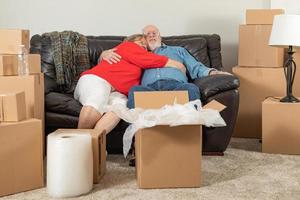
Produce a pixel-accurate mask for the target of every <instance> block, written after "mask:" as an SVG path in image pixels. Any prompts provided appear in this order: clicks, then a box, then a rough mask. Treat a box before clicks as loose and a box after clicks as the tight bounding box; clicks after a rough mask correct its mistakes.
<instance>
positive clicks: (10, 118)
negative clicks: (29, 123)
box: [0, 92, 26, 122]
mask: <svg viewBox="0 0 300 200" xmlns="http://www.w3.org/2000/svg"><path fill="white" fill-rule="evenodd" d="M0 99H1V100H0V107H1V108H0V112H1V113H0V115H1V117H0V121H6V122H16V121H21V120H24V119H26V109H25V105H26V104H25V93H24V92H13V93H2V92H0Z"/></svg>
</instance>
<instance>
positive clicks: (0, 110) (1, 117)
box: [0, 96, 4, 121]
mask: <svg viewBox="0 0 300 200" xmlns="http://www.w3.org/2000/svg"><path fill="white" fill-rule="evenodd" d="M3 120H4V108H3V98H2V96H0V121H3Z"/></svg>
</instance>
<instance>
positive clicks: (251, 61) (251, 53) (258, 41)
mask: <svg viewBox="0 0 300 200" xmlns="http://www.w3.org/2000/svg"><path fill="white" fill-rule="evenodd" d="M271 29H272V25H240V31H239V56H238V65H239V66H247V67H282V66H283V57H284V49H283V48H277V47H271V46H269V37H270V34H271Z"/></svg>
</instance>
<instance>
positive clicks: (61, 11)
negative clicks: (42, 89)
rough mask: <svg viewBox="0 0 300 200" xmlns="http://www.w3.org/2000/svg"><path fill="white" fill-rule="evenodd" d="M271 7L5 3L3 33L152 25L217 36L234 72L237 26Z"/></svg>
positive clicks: (155, 1) (56, 0)
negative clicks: (252, 12)
mask: <svg viewBox="0 0 300 200" xmlns="http://www.w3.org/2000/svg"><path fill="white" fill-rule="evenodd" d="M269 7H270V0H186V1H183V0H152V1H142V0H84V1H83V0H82V1H79V0H77V1H75V0H73V1H72V0H0V28H25V29H30V31H31V34H35V33H44V32H49V31H53V30H58V31H62V30H74V31H78V32H80V33H83V34H88V35H128V34H133V33H137V32H140V31H141V29H142V27H143V26H144V25H146V24H149V23H150V24H156V25H157V26H158V27H159V28H160V29H161V33H162V35H165V36H167V35H179V34H203V33H207V34H211V33H217V34H219V35H220V36H221V39H222V55H223V63H224V66H225V67H226V68H227V69H228V70H230V68H231V67H232V66H234V65H236V64H237V48H238V25H239V24H241V23H244V19H245V10H246V9H247V8H269Z"/></svg>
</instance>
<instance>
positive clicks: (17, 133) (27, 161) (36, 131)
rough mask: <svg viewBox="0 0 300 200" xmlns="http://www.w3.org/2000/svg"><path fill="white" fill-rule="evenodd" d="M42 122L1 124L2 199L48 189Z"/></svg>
mask: <svg viewBox="0 0 300 200" xmlns="http://www.w3.org/2000/svg"><path fill="white" fill-rule="evenodd" d="M42 134H43V132H42V123H41V120H38V119H29V120H24V121H21V122H15V123H4V122H2V123H0V144H1V145H0V163H1V165H0V177H1V178H0V196H5V195H9V194H15V193H18V192H23V191H28V190H33V189H37V188H41V187H44V171H43V153H42V152H43V150H42V146H43V140H42Z"/></svg>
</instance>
